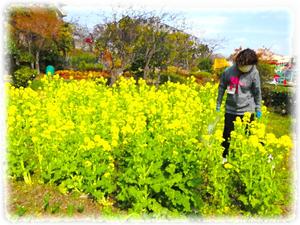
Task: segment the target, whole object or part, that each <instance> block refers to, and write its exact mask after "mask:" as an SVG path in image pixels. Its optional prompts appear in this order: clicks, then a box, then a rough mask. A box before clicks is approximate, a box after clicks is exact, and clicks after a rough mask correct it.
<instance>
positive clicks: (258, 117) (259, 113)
mask: <svg viewBox="0 0 300 225" xmlns="http://www.w3.org/2000/svg"><path fill="white" fill-rule="evenodd" d="M256 117H257V119H261V117H262V113H261V112H260V111H258V112H256Z"/></svg>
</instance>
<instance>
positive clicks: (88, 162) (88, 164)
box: [84, 160, 92, 167]
mask: <svg viewBox="0 0 300 225" xmlns="http://www.w3.org/2000/svg"><path fill="white" fill-rule="evenodd" d="M91 165H92V163H91V161H89V160H86V161H85V162H84V166H85V167H90V166H91Z"/></svg>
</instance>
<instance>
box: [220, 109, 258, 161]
mask: <svg viewBox="0 0 300 225" xmlns="http://www.w3.org/2000/svg"><path fill="white" fill-rule="evenodd" d="M237 117H240V118H241V119H243V115H234V114H229V113H225V125H224V131H223V138H224V139H225V140H224V141H223V143H222V146H223V147H224V148H225V150H224V151H223V157H224V158H226V156H227V155H228V149H229V145H230V143H229V138H230V133H231V131H233V130H234V124H233V122H234V121H235V120H236V118H237ZM253 120H254V114H251V117H250V122H252V121H253ZM246 132H247V131H246Z"/></svg>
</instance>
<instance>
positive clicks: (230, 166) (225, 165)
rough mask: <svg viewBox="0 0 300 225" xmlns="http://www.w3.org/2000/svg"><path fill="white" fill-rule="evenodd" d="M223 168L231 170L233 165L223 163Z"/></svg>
mask: <svg viewBox="0 0 300 225" xmlns="http://www.w3.org/2000/svg"><path fill="white" fill-rule="evenodd" d="M224 167H225V169H231V168H233V165H231V164H230V163H225V164H224Z"/></svg>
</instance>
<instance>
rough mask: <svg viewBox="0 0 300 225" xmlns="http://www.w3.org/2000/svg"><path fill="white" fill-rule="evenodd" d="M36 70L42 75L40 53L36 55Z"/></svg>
mask: <svg viewBox="0 0 300 225" xmlns="http://www.w3.org/2000/svg"><path fill="white" fill-rule="evenodd" d="M35 69H36V70H37V73H38V74H40V51H36V53H35Z"/></svg>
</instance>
